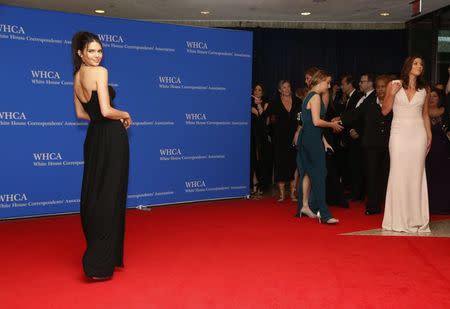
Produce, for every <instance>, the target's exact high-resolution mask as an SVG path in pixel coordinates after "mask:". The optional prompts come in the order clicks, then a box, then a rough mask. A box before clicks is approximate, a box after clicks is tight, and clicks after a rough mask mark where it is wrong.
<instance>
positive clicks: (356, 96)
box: [341, 90, 364, 145]
mask: <svg viewBox="0 0 450 309" xmlns="http://www.w3.org/2000/svg"><path fill="white" fill-rule="evenodd" d="M363 95H364V93H362V92H361V91H358V90H355V92H353V94H352V96H351V97H350V98H349V99H348V102H347V104H343V105H344V106H343V107H342V112H341V115H342V114H345V113H347V112H350V111H352V110H354V109H355V108H356V104H358V102H359V100H360V99H361V97H362V96H363ZM359 127H360V123H358V122H357V121H354V122H353V123H352V125H351V126H349V127H346V128H345V129H344V130H343V131H342V134H341V139H342V142H343V143H344V144H345V145H348V144H350V143H358V142H359V141H358V140H354V139H352V138H351V137H350V129H355V130H356V131H357V132H358V133H359V131H358V129H359Z"/></svg>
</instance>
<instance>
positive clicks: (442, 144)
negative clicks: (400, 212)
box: [425, 88, 450, 215]
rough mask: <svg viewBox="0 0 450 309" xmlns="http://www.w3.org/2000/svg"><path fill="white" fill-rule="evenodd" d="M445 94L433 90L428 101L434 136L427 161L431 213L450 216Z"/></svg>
mask: <svg viewBox="0 0 450 309" xmlns="http://www.w3.org/2000/svg"><path fill="white" fill-rule="evenodd" d="M442 97H443V93H442V92H441V90H439V89H436V88H432V89H431V91H430V98H429V100H428V113H429V115H430V122H431V134H432V135H433V138H432V142H431V148H430V151H429V152H428V156H427V158H426V161H425V167H426V172H427V173H426V174H427V183H428V201H429V206H430V213H432V214H441V215H448V214H450V194H448V189H449V188H450V177H449V172H450V128H449V125H450V119H449V114H448V112H446V110H445V107H444V106H440V101H441V98H442Z"/></svg>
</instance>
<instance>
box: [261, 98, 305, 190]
mask: <svg viewBox="0 0 450 309" xmlns="http://www.w3.org/2000/svg"><path fill="white" fill-rule="evenodd" d="M300 111H301V101H300V100H299V99H297V98H296V97H294V96H293V97H292V107H291V110H290V111H288V110H286V108H285V107H284V105H283V103H282V101H281V97H280V96H277V97H276V98H275V100H273V102H271V103H270V104H269V107H268V110H267V114H268V115H269V116H270V117H271V122H272V127H273V132H272V137H273V147H274V167H275V177H274V178H275V182H288V181H291V180H292V179H294V175H295V171H296V169H297V163H296V156H297V149H296V147H295V145H293V139H294V135H295V131H296V130H297V127H298V119H297V118H298V113H299V112H300Z"/></svg>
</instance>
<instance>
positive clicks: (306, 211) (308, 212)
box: [300, 207, 317, 218]
mask: <svg viewBox="0 0 450 309" xmlns="http://www.w3.org/2000/svg"><path fill="white" fill-rule="evenodd" d="M302 215H305V216H307V217H309V218H317V216H316V215H315V214H314V213H313V212H312V210H311V209H310V208H309V207H308V208H306V207H302V209H300V218H301V217H302Z"/></svg>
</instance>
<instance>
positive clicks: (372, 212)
mask: <svg viewBox="0 0 450 309" xmlns="http://www.w3.org/2000/svg"><path fill="white" fill-rule="evenodd" d="M380 213H381V211H380V210H373V209H367V210H366V216H371V215H377V214H380Z"/></svg>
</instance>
